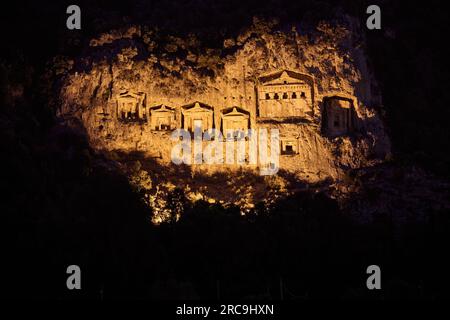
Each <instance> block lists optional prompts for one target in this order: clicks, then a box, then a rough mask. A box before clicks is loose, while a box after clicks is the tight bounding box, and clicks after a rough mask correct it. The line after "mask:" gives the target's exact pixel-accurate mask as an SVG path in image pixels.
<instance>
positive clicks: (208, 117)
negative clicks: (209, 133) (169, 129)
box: [181, 101, 214, 132]
mask: <svg viewBox="0 0 450 320" xmlns="http://www.w3.org/2000/svg"><path fill="white" fill-rule="evenodd" d="M181 115H182V128H183V129H185V130H187V131H191V132H194V131H195V130H196V129H200V131H201V132H204V131H206V130H208V129H212V128H214V109H213V108H212V107H210V106H208V105H206V104H203V103H200V102H198V101H197V102H195V103H193V104H190V105H187V106H183V107H181Z"/></svg>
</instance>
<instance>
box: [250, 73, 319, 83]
mask: <svg viewBox="0 0 450 320" xmlns="http://www.w3.org/2000/svg"><path fill="white" fill-rule="evenodd" d="M259 81H260V82H261V84H262V85H280V84H301V83H312V77H311V76H309V75H306V74H302V73H299V72H295V71H291V70H280V71H277V72H274V73H271V74H268V75H265V76H262V77H260V78H259Z"/></svg>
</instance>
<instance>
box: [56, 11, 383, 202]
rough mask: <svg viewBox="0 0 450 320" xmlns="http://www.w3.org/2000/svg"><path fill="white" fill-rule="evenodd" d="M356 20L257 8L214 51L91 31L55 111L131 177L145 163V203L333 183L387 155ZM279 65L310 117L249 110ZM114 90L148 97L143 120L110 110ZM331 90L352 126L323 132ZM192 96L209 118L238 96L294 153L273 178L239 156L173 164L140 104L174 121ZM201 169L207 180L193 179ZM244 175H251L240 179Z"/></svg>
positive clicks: (241, 197)
mask: <svg viewBox="0 0 450 320" xmlns="http://www.w3.org/2000/svg"><path fill="white" fill-rule="evenodd" d="M358 30H359V26H358V25H357V23H356V22H355V20H353V19H352V18H346V19H344V20H343V21H340V22H323V23H320V24H319V25H318V26H316V27H315V28H314V29H312V31H308V32H306V31H302V30H297V29H296V28H295V27H289V28H286V26H284V25H282V24H280V23H278V22H277V21H261V20H259V19H256V18H254V19H253V25H252V26H251V27H250V28H248V29H247V30H244V31H243V32H242V33H241V34H240V35H239V36H237V37H236V38H232V39H231V38H230V39H224V42H223V47H222V48H221V49H217V48H208V47H207V46H206V45H204V44H202V39H197V38H196V36H195V35H190V36H188V37H186V38H179V37H175V36H167V35H165V36H163V35H161V34H159V33H158V31H157V30H151V29H149V28H147V27H141V26H133V27H130V28H128V29H127V30H116V31H111V32H110V33H108V34H103V35H100V36H99V37H98V38H96V39H92V41H91V42H90V46H89V48H87V50H86V52H85V54H83V56H82V57H79V58H78V59H76V61H71V63H72V64H71V65H72V68H71V70H70V71H69V72H68V73H66V74H65V75H64V76H63V78H62V83H63V84H62V87H61V90H60V93H59V101H60V104H59V105H58V108H59V109H58V112H57V114H58V116H59V118H60V119H61V120H62V121H65V122H67V123H68V124H74V123H78V124H81V125H82V126H83V127H84V129H85V130H86V132H87V135H88V137H89V140H90V143H91V145H92V147H94V148H95V149H97V150H99V151H102V152H106V153H108V154H110V155H111V154H113V153H114V152H120V154H121V156H117V154H116V155H115V156H114V157H115V159H117V160H119V162H121V163H122V164H124V167H125V168H128V169H124V170H125V171H127V170H128V171H127V172H128V174H129V175H130V177H136V174H137V175H140V173H139V172H141V171H142V170H144V171H145V172H148V173H149V179H150V180H155V181H156V182H157V183H153V185H152V186H151V187H149V188H148V189H149V190H152V191H149V193H148V195H147V200H148V201H149V202H152V201H153V202H152V203H153V204H154V203H155V200H154V199H153V200H151V197H152V196H155V195H157V193H158V192H160V191H161V190H162V189H164V190H166V191H167V190H169V191H170V190H173V189H174V188H175V186H177V187H180V188H182V189H183V190H185V191H186V193H187V194H188V195H189V197H191V198H192V200H195V199H197V198H202V199H205V200H208V201H210V202H216V201H217V202H220V203H225V204H235V205H238V206H240V207H241V208H247V209H249V208H252V207H253V206H254V204H255V203H256V202H259V201H261V200H263V199H265V200H267V198H268V194H269V193H270V192H272V191H273V190H274V189H276V190H278V191H277V192H278V194H285V193H287V192H289V189H291V190H293V189H295V188H296V187H298V183H300V182H301V183H306V184H313V183H320V182H321V181H324V180H327V179H328V180H330V179H331V180H332V181H335V182H337V183H339V181H341V180H342V179H343V178H344V177H345V173H346V171H347V170H348V169H352V168H353V169H355V168H362V167H368V166H372V165H374V164H376V163H379V162H380V161H383V160H384V159H385V158H386V156H387V155H389V153H390V143H389V139H388V137H387V135H386V132H385V129H384V125H383V122H382V119H381V113H382V99H381V97H380V95H379V93H378V90H377V83H376V81H375V80H374V77H373V75H372V73H371V71H370V68H369V65H368V62H367V60H366V57H365V54H364V39H363V37H362V36H361V35H360V33H359V32H358ZM283 70H293V71H295V72H298V73H299V74H305V75H308V76H309V77H311V79H313V80H312V84H311V85H312V92H313V93H314V99H313V102H312V104H311V112H310V114H309V116H308V117H307V119H306V118H305V119H302V120H305V121H297V122H295V121H294V122H292V121H282V120H279V119H273V121H270V119H269V121H261V119H259V118H258V110H257V108H258V99H260V98H261V97H258V94H257V86H258V85H260V83H261V80H260V79H261V77H262V76H264V75H267V74H273V73H276V72H278V71H283ZM123 92H134V93H136V94H142V95H143V96H145V104H144V105H143V108H144V109H143V110H144V113H145V114H146V115H147V118H145V119H144V120H145V121H120V119H118V116H117V113H118V112H117V97H118V96H119V95H120V94H121V93H123ZM336 95H337V96H340V97H343V98H345V99H349V101H352V104H353V110H354V116H353V119H354V120H352V121H353V130H352V132H351V133H349V134H343V135H337V136H327V135H326V134H324V131H323V126H324V121H325V120H324V110H325V101H326V99H327V98H328V97H333V96H336ZM196 101H199V102H201V103H204V104H205V105H208V106H211V107H212V108H213V110H214V123H215V124H216V127H217V124H218V123H220V121H221V120H220V119H221V118H220V117H221V111H223V110H224V109H226V108H230V107H233V106H237V107H239V108H242V109H243V110H246V111H248V114H249V115H250V124H251V127H253V128H269V129H270V128H277V129H279V130H280V135H281V137H294V138H295V139H296V141H298V148H297V149H296V151H297V152H295V154H292V155H288V156H281V157H280V169H281V170H280V172H279V174H278V175H279V177H280V178H279V179H281V182H280V181H278V182H276V183H275V184H274V179H275V180H276V179H278V178H274V177H266V178H264V177H257V176H258V174H257V171H255V168H252V167H246V166H245V165H244V166H243V167H238V166H220V165H214V166H208V165H205V164H202V165H196V166H195V167H191V168H189V170H187V171H186V170H185V168H184V167H181V166H175V165H173V164H171V162H170V152H171V149H172V146H173V144H174V143H175V142H173V141H171V140H170V131H155V130H153V128H151V126H150V125H149V119H148V115H149V112H148V110H149V109H150V108H151V107H153V106H160V105H166V106H169V107H171V108H173V109H174V110H175V111H174V112H175V114H176V115H177V119H178V120H177V127H179V126H182V123H181V121H180V120H179V117H180V114H181V113H180V109H181V108H182V107H183V106H187V105H190V104H192V103H194V102H196ZM266 120H267V119H266ZM130 153H135V154H136V153H139V154H140V158H139V159H138V160H139V165H138V169H136V170H134V169H130V167H129V166H128V167H127V163H128V162H129V159H130V158H127V157H124V156H123V154H130ZM112 157H113V156H112ZM134 160H136V159H135V158H133V161H134ZM133 163H135V162H133ZM133 170H134V171H133ZM221 172H222V173H226V174H225V176H226V178H223V179H222V180H220V179H219V178H218V174H219V175H220V174H221ZM243 172H246V173H243ZM198 174H202V175H203V177H205V176H208V177H210V180H208V181H205V183H204V184H202V183H201V182H199V181H202V178H199V176H198ZM195 175H197V176H196V178H194V179H193V177H194V176H195ZM249 175H251V176H254V178H253V179H245V178H244V179H242V177H244V176H245V177H248V176H249ZM211 177H214V178H211ZM230 177H231V178H230ZM131 180H132V181H133V179H131ZM138 180H139V179H138ZM224 181H227V182H229V183H228V184H224V183H223V182H224ZM292 181H297V182H298V183H296V182H292ZM274 185H275V187H274V188H272V187H273V186H274ZM268 186H269V187H268ZM271 190H272V191H271ZM277 192H275V194H276V193H277ZM275 197H276V196H275ZM267 201H270V200H267ZM161 206H162V207H163V206H164V205H161ZM153 207H154V209H155V205H153Z"/></svg>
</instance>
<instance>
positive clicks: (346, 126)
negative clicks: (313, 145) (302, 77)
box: [322, 96, 355, 137]
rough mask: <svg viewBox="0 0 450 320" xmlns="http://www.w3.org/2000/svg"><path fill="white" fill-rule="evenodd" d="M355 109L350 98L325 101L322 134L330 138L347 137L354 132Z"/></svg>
mask: <svg viewBox="0 0 450 320" xmlns="http://www.w3.org/2000/svg"><path fill="white" fill-rule="evenodd" d="M354 117H355V109H354V106H353V100H352V99H350V98H345V97H340V96H332V97H327V98H324V99H323V111H322V132H323V133H324V134H325V135H327V136H329V137H337V136H342V135H347V134H349V133H351V132H352V131H353V130H354V121H355V120H354Z"/></svg>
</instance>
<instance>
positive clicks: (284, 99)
mask: <svg viewBox="0 0 450 320" xmlns="http://www.w3.org/2000/svg"><path fill="white" fill-rule="evenodd" d="M257 93H258V106H257V110H258V117H259V118H288V117H304V118H307V117H310V116H312V114H313V107H314V81H313V78H312V77H311V76H308V75H305V74H301V73H297V72H294V71H289V70H282V71H278V72H276V73H273V74H270V75H267V76H263V77H260V78H259V84H258V86H257Z"/></svg>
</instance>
